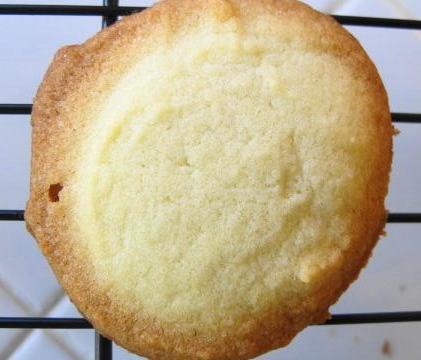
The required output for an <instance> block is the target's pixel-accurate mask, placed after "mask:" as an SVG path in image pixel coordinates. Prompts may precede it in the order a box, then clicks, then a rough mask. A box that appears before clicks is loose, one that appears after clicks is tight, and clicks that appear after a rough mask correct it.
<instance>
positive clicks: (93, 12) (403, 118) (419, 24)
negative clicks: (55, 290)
mask: <svg viewBox="0 0 421 360" xmlns="http://www.w3.org/2000/svg"><path fill="white" fill-rule="evenodd" d="M144 9H145V7H133V6H119V3H118V0H103V5H102V6H101V5H98V6H85V5H9V4H0V16H1V15H55V16H60V15H61V16H63V15H67V16H102V19H103V20H102V27H106V26H109V25H112V24H113V23H114V22H116V21H117V19H118V17H119V16H124V15H130V14H132V13H135V12H139V11H142V10H144ZM333 17H334V18H335V19H336V20H337V21H339V22H340V23H341V24H343V25H354V26H371V27H383V28H399V29H415V30H421V20H409V19H388V18H376V17H361V16H339V15H333ZM0 21H1V19H0ZM0 101H1V99H0ZM31 110H32V104H3V103H0V115H2V114H14V115H19V114H24V115H28V114H30V113H31ZM392 121H393V122H395V123H417V124H420V125H419V126H421V113H417V114H414V113H396V112H392ZM1 220H3V221H23V220H24V210H0V221H1ZM387 222H388V223H421V212H419V213H394V212H391V213H389V215H388V218H387ZM410 321H421V310H420V311H398V312H374V313H373V312H370V313H352V314H334V315H332V317H331V318H330V319H329V320H327V321H326V322H325V323H324V324H318V325H351V324H375V323H396V322H410ZM1 328H9V329H17V328H21V329H22V328H25V329H92V328H93V327H92V325H91V324H90V323H89V321H88V320H86V319H84V318H47V317H0V329H1ZM95 359H96V360H111V359H112V342H111V341H110V340H108V339H107V338H105V337H103V336H102V335H101V334H99V333H98V332H95Z"/></svg>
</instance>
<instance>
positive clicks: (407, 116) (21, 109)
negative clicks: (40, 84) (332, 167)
mask: <svg viewBox="0 0 421 360" xmlns="http://www.w3.org/2000/svg"><path fill="white" fill-rule="evenodd" d="M31 111H32V104H0V115H2V114H5V115H19V114H24V115H30V114H31ZM392 121H393V122H396V123H420V124H421V113H397V112H392Z"/></svg>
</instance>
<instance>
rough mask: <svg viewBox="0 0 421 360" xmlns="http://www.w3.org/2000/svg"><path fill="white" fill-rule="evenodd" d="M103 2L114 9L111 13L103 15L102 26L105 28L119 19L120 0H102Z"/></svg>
mask: <svg viewBox="0 0 421 360" xmlns="http://www.w3.org/2000/svg"><path fill="white" fill-rule="evenodd" d="M102 4H103V5H104V6H108V8H109V9H111V10H112V11H113V13H112V14H111V15H108V16H103V17H102V27H103V28H104V27H106V26H110V25H112V24H114V23H115V22H116V21H117V19H118V16H117V14H116V10H117V9H118V0H102Z"/></svg>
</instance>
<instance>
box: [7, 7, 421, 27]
mask: <svg viewBox="0 0 421 360" xmlns="http://www.w3.org/2000/svg"><path fill="white" fill-rule="evenodd" d="M144 9H146V7H138V6H119V7H111V6H89V5H23V4H21V5H9V4H4V5H0V15H85V16H95V15H96V16H114V17H117V16H120V15H130V14H133V13H135V12H139V11H142V10H144ZM333 17H334V18H335V19H336V20H337V21H338V22H340V23H341V24H343V25H357V26H374V27H388V28H400V29H418V30H419V29H421V20H410V19H389V18H377V17H362V16H343V15H333Z"/></svg>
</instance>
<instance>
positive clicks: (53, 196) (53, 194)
mask: <svg viewBox="0 0 421 360" xmlns="http://www.w3.org/2000/svg"><path fill="white" fill-rule="evenodd" d="M62 189H63V186H62V185H61V184H60V183H57V184H51V185H50V187H49V189H48V197H49V198H50V201H51V202H57V201H59V200H60V198H59V196H58V194H59V193H60V191H61V190H62Z"/></svg>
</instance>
